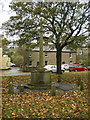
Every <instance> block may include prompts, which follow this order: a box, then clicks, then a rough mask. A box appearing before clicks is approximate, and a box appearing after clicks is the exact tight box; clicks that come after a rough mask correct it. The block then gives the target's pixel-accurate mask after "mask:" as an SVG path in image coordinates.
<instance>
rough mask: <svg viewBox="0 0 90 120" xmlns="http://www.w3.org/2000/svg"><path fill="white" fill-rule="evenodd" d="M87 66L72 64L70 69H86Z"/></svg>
mask: <svg viewBox="0 0 90 120" xmlns="http://www.w3.org/2000/svg"><path fill="white" fill-rule="evenodd" d="M86 70H87V68H86V67H83V66H82V65H77V64H71V65H69V71H70V72H71V71H86Z"/></svg>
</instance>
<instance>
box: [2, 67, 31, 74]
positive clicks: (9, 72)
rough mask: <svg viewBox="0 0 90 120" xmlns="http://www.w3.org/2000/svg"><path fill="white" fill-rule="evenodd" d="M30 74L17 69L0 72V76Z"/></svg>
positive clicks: (12, 68)
mask: <svg viewBox="0 0 90 120" xmlns="http://www.w3.org/2000/svg"><path fill="white" fill-rule="evenodd" d="M30 74H31V73H30V72H22V71H20V68H18V67H11V69H10V70H0V76H17V75H30Z"/></svg>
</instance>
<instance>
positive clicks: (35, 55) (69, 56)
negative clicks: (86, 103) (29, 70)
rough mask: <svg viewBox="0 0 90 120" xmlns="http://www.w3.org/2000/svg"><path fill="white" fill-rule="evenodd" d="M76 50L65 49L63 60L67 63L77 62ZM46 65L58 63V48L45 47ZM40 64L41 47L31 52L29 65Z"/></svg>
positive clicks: (44, 57)
mask: <svg viewBox="0 0 90 120" xmlns="http://www.w3.org/2000/svg"><path fill="white" fill-rule="evenodd" d="M76 55H77V54H76V51H71V50H66V49H63V51H62V62H65V64H71V63H76ZM43 59H44V63H43V64H44V65H52V64H53V65H55V64H56V49H44V51H43ZM38 65H39V49H38V48H37V49H36V48H35V49H33V51H32V52H30V54H29V66H30V67H37V66H38Z"/></svg>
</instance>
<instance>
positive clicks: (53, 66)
mask: <svg viewBox="0 0 90 120" xmlns="http://www.w3.org/2000/svg"><path fill="white" fill-rule="evenodd" d="M44 68H45V70H46V71H51V72H56V71H57V66H56V65H46V66H45V67H44ZM61 70H62V72H64V68H63V66H61Z"/></svg>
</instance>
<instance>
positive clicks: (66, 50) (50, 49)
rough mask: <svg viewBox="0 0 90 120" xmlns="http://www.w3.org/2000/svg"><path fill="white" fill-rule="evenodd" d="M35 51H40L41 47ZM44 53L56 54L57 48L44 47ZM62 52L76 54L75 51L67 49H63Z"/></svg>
mask: <svg viewBox="0 0 90 120" xmlns="http://www.w3.org/2000/svg"><path fill="white" fill-rule="evenodd" d="M33 51H39V47H36V48H34V49H33ZM43 51H44V52H45V51H46V52H56V48H53V49H52V48H50V47H49V46H44V47H43ZM62 52H76V51H75V50H73V51H72V50H70V49H66V48H63V49H62Z"/></svg>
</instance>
